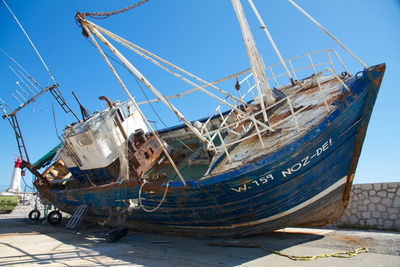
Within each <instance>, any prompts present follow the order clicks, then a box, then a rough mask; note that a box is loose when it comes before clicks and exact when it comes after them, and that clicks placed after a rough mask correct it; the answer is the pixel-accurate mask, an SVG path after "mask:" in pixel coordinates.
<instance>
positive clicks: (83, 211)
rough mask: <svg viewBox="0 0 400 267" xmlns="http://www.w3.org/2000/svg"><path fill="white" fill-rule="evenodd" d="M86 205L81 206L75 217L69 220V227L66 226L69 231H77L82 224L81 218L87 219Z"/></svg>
mask: <svg viewBox="0 0 400 267" xmlns="http://www.w3.org/2000/svg"><path fill="white" fill-rule="evenodd" d="M87 206H88V205H86V204H83V205H80V206H79V207H78V208H77V209H76V210H75V213H74V215H72V217H71V219H69V221H68V223H67V225H66V226H65V227H66V228H67V229H76V228H77V227H78V225H79V224H80V222H81V218H82V217H85V215H86V212H87Z"/></svg>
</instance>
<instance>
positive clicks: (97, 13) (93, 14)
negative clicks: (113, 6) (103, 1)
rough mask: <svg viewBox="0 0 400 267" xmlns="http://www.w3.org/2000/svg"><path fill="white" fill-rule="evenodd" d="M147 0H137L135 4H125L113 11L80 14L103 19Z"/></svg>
mask: <svg viewBox="0 0 400 267" xmlns="http://www.w3.org/2000/svg"><path fill="white" fill-rule="evenodd" d="M147 1H149V0H142V1H140V2H138V3H136V4H133V5H131V6H127V7H125V8H122V9H118V10H114V11H110V12H88V13H85V14H82V15H83V17H91V18H94V19H105V18H108V17H109V16H112V15H116V14H119V13H122V12H125V11H128V10H131V9H133V8H135V7H138V6H140V5H142V4H144V3H146V2H147ZM83 17H82V18H83Z"/></svg>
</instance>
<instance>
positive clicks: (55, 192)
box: [26, 0, 385, 236]
mask: <svg viewBox="0 0 400 267" xmlns="http://www.w3.org/2000/svg"><path fill="white" fill-rule="evenodd" d="M142 2H143V1H142ZM249 2H250V4H251V5H252V7H253V8H254V11H255V13H256V15H257V16H258V18H259V20H260V23H261V24H262V26H263V28H264V30H265V31H266V33H267V35H268V36H269V37H270V35H269V33H268V31H267V29H266V27H265V25H264V23H263V22H262V19H261V17H260V16H259V14H258V12H257V10H256V9H255V7H254V6H253V4H252V2H251V1H250V0H249ZM232 3H233V6H234V9H235V11H236V15H237V17H238V19H239V22H240V26H241V30H242V33H243V36H244V40H245V45H246V48H247V52H248V55H249V58H250V63H251V69H250V70H246V71H243V72H240V73H237V74H235V75H232V76H231V77H228V78H226V79H221V80H224V81H225V82H226V81H227V80H228V81H229V80H230V81H232V82H231V85H232V88H231V89H233V90H231V91H230V92H232V93H228V91H224V90H222V89H221V88H219V87H217V85H218V82H219V81H217V82H215V83H208V82H205V81H204V80H202V79H200V78H198V77H196V76H194V75H192V74H190V73H188V72H186V71H184V70H182V69H181V68H179V67H176V66H175V65H173V64H172V63H170V62H168V61H165V60H163V59H161V58H160V57H158V56H156V55H154V54H152V53H150V52H149V51H146V50H144V49H142V48H140V47H138V46H136V45H135V44H132V43H130V42H128V41H126V40H124V39H123V38H121V37H119V36H116V35H114V34H112V33H110V32H109V31H107V30H105V29H103V28H101V27H100V26H98V25H96V24H94V23H92V22H90V21H88V20H87V19H86V15H87V14H81V13H79V12H78V14H77V16H76V18H77V21H78V22H79V23H80V25H81V26H82V30H83V33H84V35H85V36H86V37H88V38H90V39H91V40H92V41H93V42H94V44H95V45H96V47H97V48H98V49H99V51H100V53H101V54H102V56H103V57H104V58H105V60H106V62H107V63H108V64H109V66H110V68H111V69H112V70H113V71H115V70H114V68H113V67H112V65H111V63H110V62H109V61H108V58H107V56H105V53H104V52H103V51H102V50H101V47H100V45H99V44H98V43H97V41H96V39H95V37H97V38H98V39H99V40H100V41H101V42H103V43H104V44H105V45H106V46H107V47H109V48H110V50H111V51H112V52H113V53H114V54H115V55H116V56H117V57H118V58H119V59H120V60H121V61H122V62H123V63H124V64H125V65H126V66H127V68H128V69H129V70H130V72H131V73H132V74H133V75H134V76H136V77H138V78H139V79H140V80H141V81H142V82H143V83H144V84H145V85H146V86H147V87H148V88H149V89H150V90H152V91H153V92H154V93H155V94H156V95H157V97H158V99H157V101H162V102H164V103H165V104H166V105H167V107H169V108H170V109H171V110H172V111H173V112H174V113H175V114H176V115H177V116H178V117H179V118H180V119H181V120H182V121H183V122H184V124H182V125H178V126H176V127H171V128H166V129H163V130H160V131H157V132H156V131H154V130H153V129H152V128H151V125H150V124H149V122H148V121H147V119H146V117H145V116H144V115H143V113H142V112H141V110H140V107H139V105H138V103H136V102H135V100H134V99H133V98H132V97H131V96H130V94H129V91H128V90H127V89H126V87H125V85H124V83H123V82H122V80H120V78H119V76H118V75H116V76H117V78H118V80H119V81H120V83H121V85H122V87H123V88H124V89H126V91H127V93H128V96H129V98H130V99H129V100H128V101H125V102H122V103H120V102H112V101H110V100H109V99H108V98H106V97H101V99H102V100H105V101H107V105H108V108H107V109H105V110H103V111H101V112H98V113H95V114H93V115H91V116H87V117H86V118H84V120H83V121H80V122H77V123H74V124H71V125H68V126H67V127H66V128H65V131H64V133H63V136H62V140H63V142H62V144H61V146H60V147H58V148H57V149H55V150H54V151H53V152H52V153H49V154H48V155H46V156H45V157H44V158H42V159H41V160H39V161H38V162H37V163H35V164H29V163H26V167H27V168H29V169H30V170H31V171H32V172H33V173H34V174H35V175H36V177H37V179H36V181H35V182H34V185H35V187H36V188H37V190H38V191H39V192H40V195H41V197H42V198H45V199H47V200H48V201H50V202H51V203H52V204H53V205H54V206H55V207H57V208H58V209H59V210H62V211H64V212H67V213H70V214H74V213H75V212H77V211H79V212H82V210H83V209H84V210H85V211H86V215H85V220H89V221H93V222H98V223H101V224H108V225H114V226H117V225H118V226H120V225H124V226H128V227H130V228H134V229H137V230H143V231H154V232H164V233H177V234H189V235H207V236H244V235H250V234H256V233H260V232H264V231H272V230H275V229H280V228H284V227H288V226H321V225H325V224H327V223H330V222H333V221H335V220H336V219H337V218H338V217H340V216H341V214H342V213H343V211H344V209H345V208H346V206H347V203H348V200H349V194H350V189H351V185H352V181H353V178H354V174H355V171H356V167H357V162H358V159H359V156H360V153H361V148H362V144H363V141H364V138H365V134H366V130H367V126H368V122H369V119H370V116H371V112H372V109H373V106H374V103H375V99H376V97H377V94H378V91H379V87H380V84H381V81H382V77H383V74H384V71H385V64H380V65H376V66H370V67H368V66H366V65H365V64H364V63H362V62H361V61H360V63H361V64H362V65H363V69H362V70H361V71H359V72H357V73H356V74H354V75H351V74H350V73H349V72H348V70H347V68H346V66H345V65H344V64H343V63H342V60H341V59H340V57H339V56H338V54H337V53H336V52H335V51H334V50H322V51H317V52H312V53H307V54H304V55H302V56H299V57H295V58H292V59H288V60H283V59H281V62H280V63H278V64H275V65H271V66H268V67H265V66H264V64H263V61H262V59H261V57H260V56H259V55H258V52H257V49H256V46H255V44H254V41H253V38H252V36H251V32H250V28H249V26H248V24H247V21H246V18H245V16H244V12H243V9H242V7H241V4H240V1H239V0H232ZM104 35H106V36H108V37H109V38H111V39H113V40H115V41H117V42H119V43H121V44H122V45H124V46H125V47H128V48H129V49H131V50H133V51H134V52H136V53H137V54H139V55H141V56H143V57H145V58H147V59H149V60H150V61H151V62H153V63H155V64H156V65H157V66H160V67H163V68H166V67H165V66H168V67H170V68H169V71H170V72H171V73H172V74H174V75H176V76H177V77H179V78H183V77H182V76H183V74H184V75H186V76H189V77H191V78H192V79H194V80H196V81H197V82H199V83H200V84H199V85H198V84H195V83H194V82H191V81H189V80H187V81H188V82H189V83H190V84H191V85H193V86H194V90H195V91H201V92H203V93H205V94H207V95H209V96H210V97H212V98H214V99H217V100H218V101H220V103H221V105H220V106H218V107H217V109H216V110H215V112H214V113H213V114H211V115H210V116H209V117H207V118H203V119H199V120H197V121H193V122H189V121H187V120H186V119H185V117H184V116H183V115H182V114H181V113H180V112H179V111H178V110H177V109H176V108H175V107H174V106H173V105H172V104H171V98H166V97H164V95H163V94H162V93H160V92H159V91H158V90H157V89H156V88H154V86H153V85H152V84H151V83H150V82H149V81H148V80H147V79H146V78H145V77H144V76H143V75H142V74H141V73H140V72H139V71H138V70H137V69H136V68H135V67H133V66H132V65H131V64H130V63H129V61H127V60H126V58H125V57H124V56H123V55H122V54H120V53H119V52H118V50H117V49H116V48H115V47H114V46H113V45H112V44H111V43H110V42H109V41H108V40H107V39H106V38H105V37H104ZM270 40H271V41H272V39H270ZM335 40H336V39H335ZM336 41H337V40H336ZM272 43H273V41H272ZM339 44H340V45H342V44H341V43H339ZM273 45H274V44H273ZM274 47H275V46H274ZM275 48H276V47H275ZM345 49H347V48H345ZM276 52H277V54H278V56H279V58H281V57H280V54H279V51H278V50H277V49H276ZM356 59H357V60H358V58H356ZM299 62H301V63H299ZM304 62H306V64H305V63H304ZM297 63H299V64H297ZM171 69H172V70H171ZM277 70H284V71H283V72H281V73H280V72H278V71H277ZM178 72H179V73H183V74H182V75H181V74H177V73H178ZM306 72H308V74H307V75H306V76H304V73H306ZM183 79H185V78H183ZM235 80H236V83H235ZM283 80H285V81H286V83H287V84H285V85H282V84H281V83H282V81H283ZM270 83H271V84H273V87H272V88H271V86H270V85H269V84H270ZM212 90H214V91H217V92H218V94H219V95H218V96H217V95H216V94H215V93H213V92H212ZM235 94H236V95H238V96H237V97H236V96H234V95H235ZM182 95H184V94H182ZM182 95H180V96H182ZM220 95H223V97H221V96H220ZM223 106H224V107H227V108H226V109H225V110H224V109H223V108H222V107H223ZM50 161H51V165H50V166H49V167H48V168H47V169H46V170H45V171H44V172H39V170H40V168H41V167H42V166H44V165H45V163H48V162H50Z"/></svg>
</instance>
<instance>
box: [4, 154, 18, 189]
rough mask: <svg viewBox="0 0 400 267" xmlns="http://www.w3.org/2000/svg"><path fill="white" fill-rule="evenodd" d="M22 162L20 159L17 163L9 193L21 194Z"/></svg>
mask: <svg viewBox="0 0 400 267" xmlns="http://www.w3.org/2000/svg"><path fill="white" fill-rule="evenodd" d="M21 162H22V160H21V159H20V158H18V159H17V160H16V161H15V165H14V171H13V174H12V177H11V183H10V187H9V188H8V190H7V192H10V193H21V192H22V189H21V168H20V167H19V165H20V164H21Z"/></svg>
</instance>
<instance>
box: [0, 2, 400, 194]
mask: <svg viewBox="0 0 400 267" xmlns="http://www.w3.org/2000/svg"><path fill="white" fill-rule="evenodd" d="M134 2H135V1H126V0H125V1H121V0H115V1H106V0H96V1H93V0H92V1H85V0H79V1H77V0H70V1H51V0H36V1H29V0H18V1H16V0H7V4H8V5H9V6H10V8H11V9H12V10H13V12H14V13H15V15H16V16H17V17H18V18H19V20H20V22H21V23H22V25H23V26H24V27H25V29H26V31H27V32H28V34H29V35H30V37H31V38H32V40H33V42H34V43H35V44H36V46H37V48H38V50H39V52H40V53H41V55H42V57H43V58H44V60H45V62H46V63H47V65H48V66H49V68H50V70H51V71H52V73H53V75H54V77H55V79H56V81H57V82H58V83H59V84H60V88H61V91H62V93H63V94H64V97H65V98H66V100H67V102H68V103H69V104H70V105H71V107H72V108H73V109H74V110H75V111H76V112H78V106H77V104H76V103H75V101H74V99H73V97H72V94H71V91H74V92H76V93H77V95H78V97H79V98H80V100H81V102H82V103H83V104H84V105H85V106H86V107H87V108H88V109H89V110H91V111H93V110H101V109H103V108H104V104H103V103H101V102H100V101H99V100H98V99H97V97H98V96H101V95H106V96H108V97H110V98H111V99H112V100H117V99H120V100H125V99H127V97H126V95H124V93H123V91H122V89H121V88H120V86H119V84H118V83H117V81H116V79H115V78H114V76H113V75H112V73H111V72H110V70H109V69H108V67H107V66H106V64H105V62H104V60H103V59H102V58H101V57H100V55H99V53H98V52H97V50H96V49H95V48H94V47H93V46H92V45H90V43H89V42H87V41H86V40H85V38H84V37H83V36H82V35H81V31H80V29H79V28H78V27H77V25H76V24H75V20H74V15H75V12H76V10H80V11H82V12H88V11H109V10H114V9H119V8H122V7H125V6H127V5H130V4H132V3H134ZM242 2H243V4H244V6H245V10H246V11H247V14H248V19H249V22H250V24H251V26H252V29H253V32H254V35H255V38H256V41H257V45H258V48H259V50H260V51H261V52H262V56H263V58H264V61H265V63H266V65H270V64H274V63H276V62H277V58H276V56H274V53H273V51H272V49H271V46H270V45H269V43H267V42H266V38H265V36H264V34H263V32H262V31H261V29H259V24H258V23H256V21H255V17H254V15H253V14H252V13H250V10H249V7H248V5H247V3H245V0H243V1H242ZM246 2H247V1H246ZM254 3H255V4H256V6H257V7H258V9H259V12H260V13H261V15H262V17H263V18H264V21H265V23H266V24H267V26H268V28H269V29H270V32H271V34H272V36H273V37H274V39H275V41H276V43H277V45H278V46H279V48H280V50H281V53H282V55H283V57H284V58H291V57H294V56H298V55H300V54H303V53H307V52H311V51H316V50H320V49H326V48H333V49H336V50H337V51H338V52H339V54H340V55H341V56H342V58H343V59H344V60H345V62H346V65H347V66H348V67H349V68H350V70H351V71H352V72H353V73H354V72H356V71H359V70H361V69H362V67H361V66H360V65H359V64H358V63H357V62H356V61H355V60H354V59H352V58H350V57H349V56H348V55H346V54H345V52H344V51H343V49H341V48H340V47H339V46H338V45H336V44H335V43H334V42H332V41H331V39H329V38H328V37H327V36H326V35H325V34H324V33H322V32H321V31H320V30H319V29H317V28H316V27H315V26H314V25H313V24H312V23H311V22H310V21H308V20H307V19H306V18H305V17H304V16H303V15H302V14H300V13H299V12H298V11H297V10H296V9H295V8H294V7H293V6H291V5H290V4H289V2H287V1H262V0H254ZM297 3H298V4H300V5H301V6H302V7H303V8H304V9H305V10H306V11H308V12H309V13H310V14H312V15H313V16H314V17H315V18H316V19H317V20H318V21H319V22H320V23H321V24H322V25H324V26H325V27H326V28H327V29H328V30H329V31H331V32H332V33H333V34H334V35H335V36H337V37H338V38H339V39H340V40H341V41H343V42H344V43H345V44H346V45H347V46H348V47H349V48H350V49H351V50H352V51H353V52H354V53H355V54H356V55H357V56H359V57H360V58H361V59H362V60H363V61H364V62H365V63H366V64H367V65H375V64H379V63H382V62H385V63H386V64H387V71H386V74H385V77H384V79H383V83H382V87H381V91H380V93H379V95H378V99H377V102H376V106H375V110H374V112H373V114H372V118H371V122H370V125H369V129H368V132H367V137H366V139H365V143H364V147H363V150H362V154H361V158H360V161H359V165H358V169H357V172H356V177H355V183H369V182H389V181H399V178H400V176H399V174H398V172H397V169H396V168H397V167H396V166H397V165H398V159H399V156H398V154H399V151H400V145H399V141H398V137H399V135H400V134H399V132H400V129H399V123H400V119H399V115H400V112H399V104H398V103H399V98H400V90H399V86H398V78H399V75H400V52H399V44H400V30H399V29H400V1H398V0H385V1H376V0H352V1H345V0H335V1H320V0H297ZM95 23H98V24H99V25H101V26H104V27H105V28H108V29H109V30H111V31H113V32H115V33H117V34H119V35H121V36H123V37H126V38H127V39H128V40H130V41H132V42H134V43H137V44H138V45H140V46H142V47H144V48H146V49H148V50H150V51H152V52H155V53H156V54H158V55H160V56H162V57H164V58H166V59H167V60H170V61H172V62H174V63H176V64H177V65H179V66H181V67H183V68H186V69H188V70H189V71H191V72H193V73H195V74H197V75H199V76H200V77H202V78H204V79H205V80H208V81H214V80H217V79H219V78H221V77H224V76H226V75H229V74H232V73H235V72H238V71H241V70H243V69H246V68H248V67H249V63H248V60H247V55H246V52H245V48H244V45H243V42H242V37H241V34H240V28H239V25H238V22H237V21H236V16H235V14H234V11H233V8H232V6H231V3H230V1H228V0H225V1H223V0H217V1H216V0H190V1H188V0H168V1H163V0H150V1H149V2H148V3H146V4H144V5H143V6H141V7H139V8H137V9H135V10H133V11H131V12H128V13H124V14H121V15H117V16H113V17H111V18H108V19H106V20H99V21H95ZM0 29H1V31H0V48H2V49H4V50H5V51H6V52H7V53H8V54H10V55H11V56H12V57H14V58H15V59H16V60H17V61H18V62H19V63H20V64H21V65H22V66H23V67H24V68H25V69H26V70H27V71H28V72H29V73H30V74H31V75H32V76H34V77H35V78H36V79H37V80H38V81H39V82H40V83H41V85H42V86H48V85H50V84H51V81H50V79H49V76H48V75H47V73H46V71H45V69H44V67H43V66H42V65H41V63H40V61H39V59H38V57H37V56H36V54H35V53H34V51H33V49H32V47H31V46H30V45H29V43H28V41H27V40H26V39H25V37H24V35H23V33H22V32H21V30H20V29H19V27H18V26H17V24H16V22H15V21H14V20H13V18H12V16H11V14H10V13H9V11H8V10H7V9H6V7H5V6H4V4H3V3H2V2H0ZM129 58H130V59H131V60H132V61H133V63H134V64H135V65H136V67H137V68H138V69H140V70H141V71H142V73H143V74H144V75H146V76H147V77H148V79H149V80H150V81H151V82H153V84H154V85H155V86H156V87H157V88H158V89H159V90H160V91H162V92H163V93H164V94H165V95H171V94H175V93H178V92H182V91H184V90H187V89H189V88H190V86H187V85H186V86H185V85H183V84H182V83H179V82H177V81H176V80H175V79H170V78H167V76H166V75H165V74H164V73H163V72H161V71H160V70H158V69H156V67H154V66H153V65H151V64H149V63H146V62H145V61H143V60H141V59H139V58H137V57H135V56H129ZM10 64H11V63H10V61H9V60H8V58H7V57H5V56H4V55H2V54H0V81H1V83H0V86H1V91H0V97H1V98H2V99H4V100H5V101H6V102H7V103H8V104H9V105H10V106H12V107H13V108H15V107H17V106H18V102H17V101H16V100H15V99H14V98H13V97H12V95H11V94H12V93H15V90H16V89H18V87H17V85H16V81H17V77H16V76H15V74H14V73H13V72H12V71H11V70H10V68H9V65H10ZM123 76H124V77H125V76H126V75H123ZM127 85H128V87H129V88H130V89H131V92H132V93H133V94H134V95H135V96H136V97H137V100H138V101H141V100H144V97H143V94H142V93H141V91H140V90H139V89H138V87H137V85H136V83H135V82H134V80H132V79H128V80H127ZM147 94H148V96H149V97H151V98H153V96H152V94H151V93H149V92H147ZM190 100H191V101H190V102H189V103H188V102H186V103H182V102H176V103H175V102H174V104H176V105H177V106H178V108H180V109H182V112H183V113H184V114H185V115H186V116H187V117H188V118H189V119H190V120H193V119H196V118H198V117H203V116H205V115H206V114H208V113H210V112H212V111H213V110H214V108H215V104H214V103H213V104H212V105H211V103H208V102H206V101H203V100H201V99H200V98H197V97H196V96H195V97H192V98H191V99H190ZM52 103H54V106H55V110H56V112H55V113H56V122H57V129H58V131H59V133H61V132H62V129H63V127H64V125H65V124H67V123H70V122H72V121H73V119H74V118H73V117H72V116H71V115H66V114H64V113H63V111H62V110H61V109H60V107H59V106H58V105H57V104H56V103H55V101H54V100H53V98H52V97H51V96H50V94H47V95H45V96H43V97H41V98H40V99H39V100H37V101H36V102H35V103H33V104H31V105H30V106H28V107H27V108H25V109H24V110H23V111H21V112H20V113H18V118H19V122H20V124H21V128H22V133H23V136H24V138H25V142H26V145H27V148H28V152H29V155H30V158H31V161H32V162H34V161H36V160H37V159H38V158H40V157H41V156H42V155H43V154H45V153H46V152H47V151H49V150H50V149H52V148H53V147H54V146H55V145H57V144H58V139H57V136H56V131H55V125H54V121H53V118H52ZM155 107H156V108H162V107H161V104H156V105H155ZM144 111H145V112H146V113H147V114H148V116H149V118H150V119H152V120H156V119H157V118H156V117H155V116H154V114H151V112H150V109H149V108H144ZM161 115H162V117H163V120H165V121H166V122H167V123H168V124H169V125H174V124H178V123H179V122H178V120H177V119H176V118H174V116H173V115H172V114H171V113H168V112H164V111H162V112H161ZM158 125H159V127H160V128H161V127H162V125H161V123H159V124H158ZM0 132H1V147H2V149H1V153H0V191H1V190H5V189H6V188H7V187H8V185H9V182H10V178H11V173H12V169H13V161H14V160H15V157H16V155H17V154H18V149H17V145H16V141H15V136H14V134H13V132H12V129H11V127H10V125H9V124H8V122H7V121H6V120H1V121H0ZM25 180H27V182H28V184H31V180H32V177H31V175H30V174H29V173H28V174H27V176H26V177H25Z"/></svg>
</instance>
